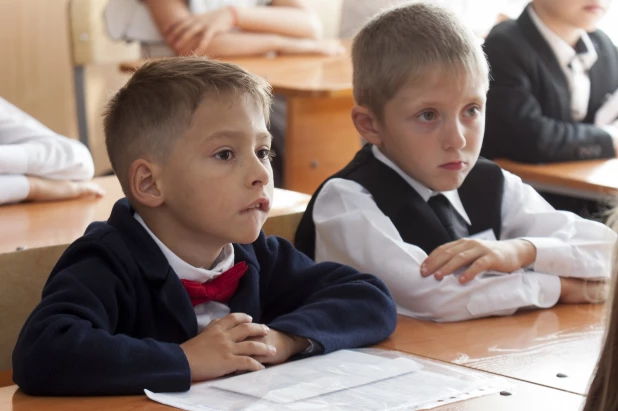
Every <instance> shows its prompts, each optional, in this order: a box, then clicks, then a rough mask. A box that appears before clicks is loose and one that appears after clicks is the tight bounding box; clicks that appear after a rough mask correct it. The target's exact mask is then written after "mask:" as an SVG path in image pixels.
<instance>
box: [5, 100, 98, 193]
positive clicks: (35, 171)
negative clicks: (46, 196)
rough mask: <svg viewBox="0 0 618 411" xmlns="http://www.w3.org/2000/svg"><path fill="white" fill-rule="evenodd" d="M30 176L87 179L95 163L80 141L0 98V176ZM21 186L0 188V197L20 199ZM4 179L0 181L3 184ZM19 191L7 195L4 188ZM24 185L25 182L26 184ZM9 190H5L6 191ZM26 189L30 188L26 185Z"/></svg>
mask: <svg viewBox="0 0 618 411" xmlns="http://www.w3.org/2000/svg"><path fill="white" fill-rule="evenodd" d="M5 174H11V175H32V176H39V177H45V178H48V179H52V180H89V179H91V178H92V177H93V175H94V163H93V161H92V156H91V155H90V152H89V151H88V149H87V148H86V147H85V146H84V145H83V144H82V143H80V142H79V141H77V140H72V139H69V138H67V137H63V136H61V135H58V134H56V133H54V132H53V131H51V130H50V129H49V128H47V127H45V126H44V125H43V124H41V123H40V122H38V121H37V120H35V119H34V118H32V117H31V116H29V115H28V114H26V113H24V112H23V111H21V110H20V109H18V108H17V107H15V106H13V105H12V104H10V103H9V102H7V101H6V100H4V99H2V98H0V176H2V175H5ZM24 180H25V179H22V180H21V181H22V183H15V181H16V180H14V179H13V178H11V184H10V185H9V184H8V183H7V184H6V186H5V185H4V184H1V185H0V188H1V189H0V191H2V194H0V196H1V198H10V199H11V201H19V200H23V199H24V198H26V196H27V194H28V193H27V192H26V196H23V197H22V198H17V194H18V193H21V194H23V187H24V186H23V181H24ZM6 181H9V180H7V179H3V180H0V182H2V183H4V182H6ZM14 184H18V187H20V188H19V189H16V190H17V191H14V192H6V190H7V189H15V187H16V186H15V185H14ZM26 184H27V181H26ZM7 187H8V188H7ZM26 187H28V188H29V186H27V185H26Z"/></svg>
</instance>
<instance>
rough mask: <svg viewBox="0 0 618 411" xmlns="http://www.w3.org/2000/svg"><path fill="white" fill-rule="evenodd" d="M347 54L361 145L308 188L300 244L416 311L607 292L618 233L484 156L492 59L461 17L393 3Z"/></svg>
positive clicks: (540, 303)
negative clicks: (379, 284) (558, 206)
mask: <svg viewBox="0 0 618 411" xmlns="http://www.w3.org/2000/svg"><path fill="white" fill-rule="evenodd" d="M352 59H353V64H354V95H355V98H356V101H357V106H355V107H354V108H353V110H352V119H353V121H354V124H355V126H356V128H357V130H358V131H359V133H360V134H361V135H362V137H363V138H364V139H365V140H367V141H368V142H369V144H367V145H366V146H365V147H364V148H363V149H362V150H361V151H359V153H358V154H357V155H356V157H355V158H354V159H353V160H352V162H351V163H350V164H349V165H348V166H346V167H345V168H344V169H343V170H342V171H340V172H338V173H337V174H335V175H334V176H332V177H331V178H330V179H328V180H327V181H326V182H325V183H324V184H323V185H322V186H321V187H320V188H319V189H318V191H317V192H316V193H315V195H314V197H313V199H312V201H311V203H310V205H309V207H308V209H307V211H306V213H305V215H304V217H303V219H302V221H301V224H300V226H299V229H298V231H297V233H296V246H297V247H298V248H299V249H300V250H301V251H303V252H305V253H306V254H307V255H309V256H310V257H313V258H315V259H316V261H338V262H341V263H345V264H349V265H352V266H354V267H356V268H357V269H361V270H363V271H367V272H371V273H374V274H376V275H378V276H379V277H380V278H382V279H383V280H384V281H385V282H386V284H387V285H388V286H389V288H390V290H391V292H392V294H393V296H394V298H395V301H396V302H397V304H398V309H399V312H400V313H403V314H406V315H410V316H414V317H417V318H421V319H428V320H436V321H457V320H465V319H470V318H477V317H483V316H489V315H508V314H512V313H514V312H515V311H516V310H518V309H520V308H523V307H543V308H544V307H551V306H553V305H554V304H556V303H557V302H558V301H561V302H573V303H580V302H586V301H589V300H590V299H592V300H594V301H601V300H603V298H604V292H605V290H606V285H605V284H604V280H606V279H607V278H608V277H609V274H610V255H611V250H612V246H613V243H614V242H615V239H616V236H615V234H614V233H613V232H612V231H611V230H609V229H608V228H607V227H605V226H603V225H602V224H599V223H596V222H591V221H586V220H583V219H581V218H580V217H578V216H576V215H574V214H572V213H568V212H559V211H556V210H554V209H553V208H552V207H551V206H550V205H549V204H547V202H545V201H544V200H543V199H542V198H541V197H540V196H539V195H538V194H537V193H536V192H535V191H534V190H533V189H532V188H531V187H529V186H528V185H526V184H523V183H522V181H521V180H520V179H519V178H518V177H516V176H514V175H512V174H510V173H508V172H506V171H503V170H502V169H500V167H498V166H497V165H496V164H494V163H492V162H491V161H488V160H485V159H482V158H481V159H479V157H478V156H479V151H480V148H481V143H482V140H483V129H484V112H485V96H486V93H487V87H488V66H487V62H486V60H485V58H484V55H483V52H482V50H481V47H480V44H479V41H478V39H476V38H475V37H474V36H473V34H471V33H470V31H469V30H468V29H466V28H465V27H464V26H463V25H462V24H461V23H460V22H459V21H458V20H457V19H456V18H455V17H454V16H453V15H452V14H451V13H449V12H447V11H445V10H444V9H441V8H439V7H435V6H429V5H424V4H413V5H409V6H405V7H401V8H396V9H393V10H390V11H387V12H385V13H384V14H382V15H379V16H377V17H376V18H374V19H373V20H372V21H371V22H370V23H368V24H367V25H366V26H365V27H364V28H363V29H362V30H361V32H360V33H359V35H358V36H357V37H356V39H355V40H354V46H353V50H352Z"/></svg>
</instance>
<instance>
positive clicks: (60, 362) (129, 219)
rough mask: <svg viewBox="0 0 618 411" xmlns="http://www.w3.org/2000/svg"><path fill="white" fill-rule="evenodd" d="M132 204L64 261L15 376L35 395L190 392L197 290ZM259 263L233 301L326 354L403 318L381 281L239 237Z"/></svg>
mask: <svg viewBox="0 0 618 411" xmlns="http://www.w3.org/2000/svg"><path fill="white" fill-rule="evenodd" d="M133 213H134V212H133V210H132V209H131V208H130V206H129V203H128V202H127V201H126V200H120V201H119V202H117V203H116V205H115V206H114V209H113V211H112V214H111V216H110V218H109V221H108V222H99V223H93V224H91V226H90V227H89V228H88V230H87V231H86V234H85V235H84V236H83V237H82V238H80V239H78V240H77V241H76V242H75V243H73V244H72V245H71V246H70V247H69V248H68V249H67V250H66V252H65V253H64V254H63V256H62V257H61V258H60V260H59V262H58V264H57V265H56V267H55V268H54V269H53V271H52V273H51V276H50V278H49V280H48V281H47V284H46V285H45V288H44V290H43V299H42V301H41V303H40V304H39V305H38V307H37V308H36V309H35V310H34V312H33V313H32V314H31V316H30V318H29V319H28V320H27V322H26V324H25V325H24V328H23V329H22V331H21V334H20V336H19V339H18V341H17V345H16V347H15V351H14V352H13V379H14V381H15V382H16V383H17V384H18V385H19V387H20V388H21V389H22V390H23V391H24V392H26V393H28V394H34V395H118V394H141V393H143V389H144V388H147V389H150V390H153V391H159V392H161V391H186V390H188V389H189V387H190V383H191V376H190V370H189V364H188V362H187V359H186V357H185V355H184V353H183V351H182V349H181V348H180V347H179V344H181V343H183V342H185V341H187V340H188V339H190V338H193V337H195V336H196V335H197V320H196V315H195V312H194V310H193V307H192V306H191V302H190V300H189V297H188V295H187V293H186V291H185V289H184V288H183V286H182V284H181V282H180V280H179V279H178V277H177V275H176V274H175V273H174V271H173V270H172V268H171V267H170V265H169V263H168V262H167V260H166V258H165V257H164V255H163V254H162V252H161V251H160V249H159V247H158V246H157V245H156V243H155V242H154V241H153V239H152V238H151V237H150V236H149V234H148V233H147V232H146V231H145V230H144V228H143V227H142V226H141V225H140V224H139V223H138V222H137V221H136V220H135V219H134V217H133ZM234 252H235V259H236V262H239V261H245V262H246V263H247V265H248V267H249V268H248V270H247V272H246V274H245V275H244V276H243V277H242V279H241V281H240V284H239V287H238V290H237V292H236V294H235V295H234V297H233V298H232V300H231V301H230V303H229V307H230V310H231V311H232V312H244V313H247V314H249V315H251V316H252V317H253V321H254V322H258V323H264V324H268V326H270V327H272V328H273V329H276V330H280V331H283V332H286V333H290V334H295V335H299V336H302V337H307V338H311V339H313V340H314V341H316V342H317V343H319V344H320V345H321V347H322V348H323V352H325V353H327V352H331V351H334V350H338V349H341V348H353V347H359V346H364V345H369V344H374V343H377V342H379V341H381V340H383V339H384V338H386V337H388V336H389V335H390V334H391V333H392V331H393V330H394V328H395V325H396V321H397V318H396V312H395V304H394V302H393V300H392V298H391V296H390V294H389V292H388V290H387V289H386V287H385V285H384V284H383V283H382V282H381V281H380V280H379V279H377V278H376V277H374V276H371V275H368V274H361V273H359V272H357V271H356V270H354V269H352V268H350V267H347V266H343V265H340V264H335V263H322V264H316V263H314V262H313V261H311V260H310V259H309V258H307V257H306V256H305V255H304V254H302V253H301V252H299V251H297V250H296V249H294V248H293V247H292V245H291V244H290V243H289V242H288V241H286V240H284V239H281V238H277V237H268V238H267V237H265V236H264V233H261V234H260V236H259V238H258V239H257V240H256V241H255V242H254V243H253V244H249V245H237V244H234Z"/></svg>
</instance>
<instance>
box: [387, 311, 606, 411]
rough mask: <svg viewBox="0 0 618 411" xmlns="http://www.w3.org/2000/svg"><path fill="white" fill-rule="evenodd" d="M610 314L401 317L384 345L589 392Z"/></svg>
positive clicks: (504, 374)
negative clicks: (443, 319) (451, 319)
mask: <svg viewBox="0 0 618 411" xmlns="http://www.w3.org/2000/svg"><path fill="white" fill-rule="evenodd" d="M604 313H605V306H604V305H588V304H586V305H557V306H556V307H554V308H551V309H548V310H534V311H527V312H521V313H517V314H515V315H513V316H509V317H493V318H485V319H480V320H473V321H465V322H459V323H433V322H427V321H419V320H414V319H411V318H408V317H403V316H400V317H399V321H398V323H397V329H396V331H395V333H394V334H393V335H392V336H391V337H390V338H389V339H388V340H386V341H384V342H383V343H381V344H380V347H383V348H389V349H394V350H399V351H404V352H408V353H412V354H416V355H421V356H424V357H429V358H433V359H437V360H442V361H446V362H450V363H454V364H460V365H464V366H466V367H471V368H475V369H479V370H483V371H487V372H491V373H494V374H499V375H503V376H506V377H510V378H515V379H518V380H521V381H526V382H530V383H535V384H539V385H543V386H547V387H551V388H556V389H560V390H564V391H569V392H572V393H575V394H585V393H586V391H587V387H588V383H589V381H590V378H591V376H592V373H593V371H594V367H595V364H596V361H597V358H598V355H599V353H600V347H601V340H602V336H603V325H604V323H603V321H604V320H603V317H604ZM522 409H523V408H522Z"/></svg>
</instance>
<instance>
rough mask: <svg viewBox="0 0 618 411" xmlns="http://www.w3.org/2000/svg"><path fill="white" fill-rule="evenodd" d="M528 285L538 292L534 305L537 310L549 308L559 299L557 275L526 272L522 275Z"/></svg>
mask: <svg viewBox="0 0 618 411" xmlns="http://www.w3.org/2000/svg"><path fill="white" fill-rule="evenodd" d="M524 275H525V276H526V280H528V282H529V283H530V285H531V286H532V287H533V288H534V289H537V290H539V295H538V300H537V301H536V303H535V304H534V305H535V306H536V307H539V308H550V307H553V306H554V305H556V303H557V302H558V300H559V299H560V291H561V289H562V286H561V285H560V277H558V276H557V275H550V274H542V273H535V272H526V273H525V274H524Z"/></svg>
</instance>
